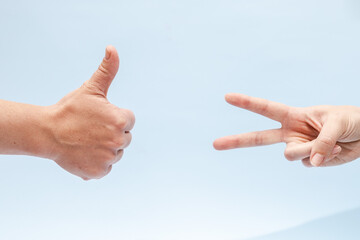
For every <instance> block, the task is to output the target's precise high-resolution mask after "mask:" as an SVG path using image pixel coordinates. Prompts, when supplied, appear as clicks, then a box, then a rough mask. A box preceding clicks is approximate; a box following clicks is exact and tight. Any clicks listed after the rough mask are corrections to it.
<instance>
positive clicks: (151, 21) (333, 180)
mask: <svg viewBox="0 0 360 240" xmlns="http://www.w3.org/2000/svg"><path fill="white" fill-rule="evenodd" d="M359 26H360V4H359V3H358V1H355V0H342V1H341V0H302V1H298V0H237V1H236V0H216V1H215V0H211V1H205V0H203V1H200V0H182V1H171V0H157V1H147V0H131V1H108V0H105V1H70V0H64V1H48V0H47V1H45V0H42V1H40V0H35V1H25V0H24V1H1V7H0V34H1V35H0V36H1V37H0V81H1V87H0V98H2V99H6V100H12V101H17V102H26V103H31V104H37V105H51V104H54V103H56V102H57V101H58V100H59V99H60V98H61V97H63V96H64V95H66V94H67V93H68V92H70V91H72V90H73V89H75V88H77V87H79V86H80V85H81V84H82V83H83V82H84V81H85V80H87V79H88V78H89V77H90V76H91V74H92V73H93V72H94V71H95V70H96V68H97V66H98V65H99V63H100V61H101V59H102V57H103V55H104V50H105V47H106V45H108V44H112V45H114V46H115V47H116V48H117V49H118V52H119V55H120V61H121V63H120V70H119V73H118V75H117V77H116V79H115V80H114V82H113V84H112V86H111V89H110V91H109V100H110V101H111V102H112V103H114V104H116V105H118V106H120V107H124V108H129V109H132V110H133V111H134V113H135V115H136V117H137V122H136V126H135V128H134V130H133V142H132V145H131V146H130V147H129V148H128V149H127V150H126V151H125V155H124V157H123V159H122V160H121V161H120V162H119V163H118V164H116V165H115V166H114V168H113V171H112V172H111V174H110V175H109V176H107V177H105V178H103V179H101V180H99V181H90V182H84V181H82V180H81V179H78V178H77V177H74V176H72V175H70V174H68V173H67V172H65V171H63V170H62V169H61V168H59V167H58V166H57V165H56V164H55V163H53V162H52V161H50V160H44V159H38V158H33V157H27V156H0V169H1V174H0V238H1V239H16V240H17V239H36V240H42V239H44V240H45V239H88V240H92V239H129V240H133V239H136V240H138V239H150V240H152V239H154V240H155V239H156V240H162V239H164V240H165V239H166V240H169V239H174V240H176V239H187V240H191V239H207V240H212V239H244V238H247V237H252V236H257V235H263V234H267V233H270V232H273V231H278V230H281V229H286V228H289V227H292V226H296V225H298V224H302V223H304V222H307V221H310V220H313V219H316V218H320V217H324V216H328V215H331V214H334V213H338V212H342V211H345V210H349V209H353V208H357V207H359V206H360V202H359V199H360V192H359V183H360V177H359V172H360V161H355V162H353V163H350V164H347V165H344V166H340V167H336V168H326V169H307V168H305V167H303V166H302V165H301V163H299V162H298V163H290V162H288V161H286V160H285V158H284V157H283V150H284V145H283V144H278V145H275V146H268V147H261V148H250V149H239V150H233V151H227V152H217V151H215V150H214V149H213V148H212V141H213V140H214V139H216V138H217V137H221V136H224V135H228V134H235V133H242V132H248V131H253V130H262V129H267V128H273V127H278V126H279V124H278V123H276V122H273V121H271V120H268V119H265V118H263V117H261V116H258V115H255V114H253V113H250V112H246V111H244V110H241V109H236V108H235V107H232V106H229V105H227V104H226V103H225V101H224V94H225V93H227V92H240V93H244V94H248V95H253V96H257V97H262V98H267V99H271V100H274V101H278V102H283V103H285V104H289V105H292V106H310V105H318V104H334V105H342V104H344V105H345V104H346V105H350V104H351V105H360V100H359V87H360V84H359V76H360V67H359V63H360V44H359V43H360V31H359Z"/></svg>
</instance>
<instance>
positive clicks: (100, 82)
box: [88, 46, 119, 96]
mask: <svg viewBox="0 0 360 240" xmlns="http://www.w3.org/2000/svg"><path fill="white" fill-rule="evenodd" d="M118 69H119V56H118V53H117V51H116V49H115V47H113V46H107V47H106V50H105V57H104V59H103V60H102V62H101V64H100V66H99V68H98V69H97V70H96V72H95V73H94V74H93V75H92V77H91V78H90V79H89V81H88V83H89V84H90V86H92V87H94V88H95V89H96V90H98V91H100V92H101V93H102V94H104V95H105V96H106V95H107V92H108V89H109V87H110V85H111V82H112V81H113V79H114V77H115V75H116V73H117V71H118Z"/></svg>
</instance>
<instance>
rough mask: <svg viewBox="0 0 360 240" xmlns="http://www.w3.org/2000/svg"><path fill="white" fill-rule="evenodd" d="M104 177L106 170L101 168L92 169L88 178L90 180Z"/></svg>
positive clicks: (88, 173)
mask: <svg viewBox="0 0 360 240" xmlns="http://www.w3.org/2000/svg"><path fill="white" fill-rule="evenodd" d="M104 176H105V174H104V169H103V168H101V167H97V168H92V169H91V170H89V171H88V172H87V178H89V179H100V178H102V177H104Z"/></svg>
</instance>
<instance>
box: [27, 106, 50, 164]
mask: <svg viewBox="0 0 360 240" xmlns="http://www.w3.org/2000/svg"><path fill="white" fill-rule="evenodd" d="M36 107H37V111H34V112H33V113H35V114H33V115H32V116H30V119H31V123H30V126H29V128H32V130H30V131H29V132H28V135H29V139H28V141H30V143H29V144H27V145H26V148H25V149H24V150H25V154H27V155H31V156H36V157H41V158H47V159H54V154H55V152H56V141H55V138H54V134H53V133H54V127H56V126H55V125H54V124H53V122H54V121H53V115H54V106H46V107H43V106H36Z"/></svg>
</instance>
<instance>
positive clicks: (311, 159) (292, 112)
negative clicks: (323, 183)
mask: <svg viewBox="0 0 360 240" xmlns="http://www.w3.org/2000/svg"><path fill="white" fill-rule="evenodd" d="M225 99H226V101H227V102H228V103H230V104H232V105H234V106H237V107H240V108H243V109H246V110H249V111H252V112H254V113H257V114H260V115H263V116H265V117H268V118H270V119H272V120H275V121H278V122H280V123H281V125H282V126H281V128H279V129H271V130H265V131H259V132H250V133H243V134H239V135H233V136H227V137H222V138H219V139H217V140H215V142H214V148H215V149H217V150H227V149H233V148H243V147H253V146H263V145H270V144H275V143H280V142H284V143H286V149H285V157H286V158H287V159H288V160H290V161H293V160H302V162H303V164H304V165H305V166H308V167H310V166H316V167H318V166H321V167H325V166H336V165H340V164H343V163H347V162H350V161H353V160H355V159H357V158H358V157H359V156H360V141H359V140H360V108H358V107H355V106H314V107H307V108H298V107H290V106H286V105H284V104H281V103H276V102H272V101H268V100H265V99H260V98H255V97H250V96H246V95H243V94H237V93H230V94H227V95H226V97H225Z"/></svg>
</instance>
